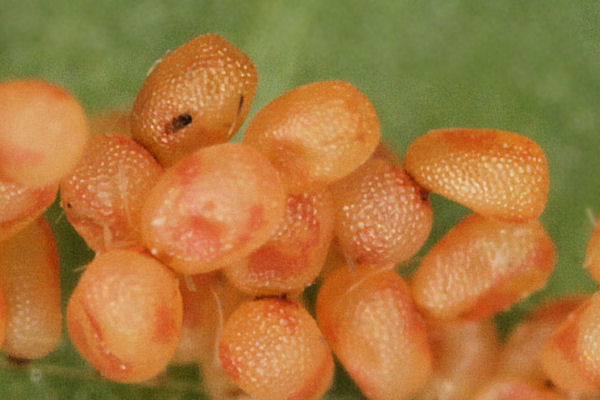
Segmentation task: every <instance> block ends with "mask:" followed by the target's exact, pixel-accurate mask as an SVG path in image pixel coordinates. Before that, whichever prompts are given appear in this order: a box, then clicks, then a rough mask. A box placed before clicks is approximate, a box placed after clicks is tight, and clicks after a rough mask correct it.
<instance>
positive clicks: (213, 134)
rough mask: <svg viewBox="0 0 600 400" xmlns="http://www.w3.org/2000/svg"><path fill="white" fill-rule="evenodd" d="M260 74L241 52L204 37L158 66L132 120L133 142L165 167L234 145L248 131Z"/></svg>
mask: <svg viewBox="0 0 600 400" xmlns="http://www.w3.org/2000/svg"><path fill="white" fill-rule="evenodd" d="M257 82H258V74H257V72H256V67H255V66H254V63H253V62H252V60H251V59H250V58H249V57H248V56H247V55H246V54H244V53H243V52H242V51H241V50H240V49H238V48H237V47H235V46H234V45H233V44H231V43H229V42H228V41H227V40H225V39H223V38H222V37H220V36H218V35H214V34H207V35H201V36H198V37H197V38H195V39H193V40H191V41H189V42H188V43H186V44H184V45H183V46H181V47H179V48H178V49H176V50H174V51H172V52H170V53H168V54H167V55H165V56H164V57H163V58H162V59H161V60H159V61H158V63H157V65H156V67H155V68H154V69H153V70H152V72H151V73H150V75H149V76H148V78H147V79H146V81H145V82H144V85H143V86H142V88H141V89H140V91H139V93H138V95H137V98H136V100H135V104H134V106H133V111H132V114H131V130H132V134H133V137H134V138H135V139H136V140H137V141H139V142H140V143H142V144H143V145H144V146H145V147H146V148H147V149H148V150H150V151H151V152H152V153H153V154H154V155H155V156H156V158H157V159H158V161H159V162H160V163H161V164H162V165H163V166H165V167H166V166H170V165H172V164H174V163H175V162H177V161H178V160H180V159H181V158H182V157H184V156H185V155H187V154H189V153H191V152H193V151H195V150H196V149H198V148H199V147H204V146H210V145H213V144H217V143H223V142H226V141H228V140H229V139H230V138H231V137H232V136H233V135H234V134H235V133H236V132H237V130H238V129H239V128H240V126H242V124H243V123H244V120H245V119H246V116H247V115H248V111H249V110H250V105H251V104H252V100H253V99H254V93H255V92H256V86H257Z"/></svg>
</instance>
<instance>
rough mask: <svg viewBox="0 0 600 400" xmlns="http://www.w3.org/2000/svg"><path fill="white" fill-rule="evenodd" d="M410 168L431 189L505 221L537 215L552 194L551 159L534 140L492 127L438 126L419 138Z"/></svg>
mask: <svg viewBox="0 0 600 400" xmlns="http://www.w3.org/2000/svg"><path fill="white" fill-rule="evenodd" d="M405 162H406V170H407V171H408V173H409V174H410V175H411V176H412V177H413V178H414V179H415V180H416V181H417V182H418V183H419V184H420V185H422V186H423V187H425V188H426V189H427V190H429V191H431V192H434V193H438V194H441V195H442V196H445V197H448V198H450V199H452V200H454V201H457V202H459V203H461V204H463V205H465V206H467V207H469V208H471V209H472V210H473V211H475V212H476V213H479V214H482V215H485V216H488V217H492V218H495V219H498V220H502V221H509V222H526V221H529V220H532V219H535V218H537V217H538V216H539V215H540V214H541V213H542V211H543V210H544V207H545V205H546V200H547V197H548V186H549V182H550V181H549V173H548V163H547V161H546V156H545V154H544V151H543V150H542V148H541V147H540V146H539V145H538V144H537V143H535V142H534V141H533V140H531V139H529V138H527V137H525V136H522V135H519V134H516V133H512V132H505V131H499V130H491V129H460V128H456V129H438V130H434V131H431V132H429V133H427V134H426V135H423V136H421V137H419V138H417V139H416V140H415V141H414V142H413V143H412V144H411V145H410V147H409V149H408V152H407V153H406V160H405Z"/></svg>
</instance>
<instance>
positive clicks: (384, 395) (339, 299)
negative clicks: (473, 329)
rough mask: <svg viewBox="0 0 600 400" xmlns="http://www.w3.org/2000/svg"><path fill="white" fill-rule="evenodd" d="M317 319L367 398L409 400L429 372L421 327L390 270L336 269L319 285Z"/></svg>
mask: <svg viewBox="0 0 600 400" xmlns="http://www.w3.org/2000/svg"><path fill="white" fill-rule="evenodd" d="M317 320H318V322H319V326H320V327H321V329H322V332H323V335H324V336H325V339H326V340H327V343H329V345H330V346H331V348H332V350H333V352H334V353H335V355H336V356H337V358H338V359H339V360H340V361H341V363H342V365H343V366H344V368H345V369H346V370H347V371H348V373H349V374H350V376H351V377H352V378H353V379H354V381H355V382H356V383H357V384H358V386H359V387H360V389H361V390H362V392H363V393H364V394H365V396H366V397H368V398H369V399H373V400H379V399H386V400H388V399H410V398H411V397H412V396H414V395H416V394H417V393H419V391H420V390H421V389H422V388H423V387H424V386H425V384H426V383H427V380H428V379H429V378H430V376H431V373H432V354H431V350H430V346H429V342H428V339H427V332H426V329H425V324H424V322H423V320H422V319H421V316H420V315H419V313H418V311H417V310H416V308H415V306H414V304H413V300H412V298H411V296H410V291H409V288H408V286H407V285H406V283H405V282H404V280H403V279H402V278H401V277H400V276H399V275H398V274H397V273H396V272H395V271H393V270H390V269H376V268H372V267H370V266H368V265H359V266H357V267H356V268H355V269H350V268H348V267H346V268H338V269H336V270H335V271H333V272H331V273H330V274H329V275H328V277H327V278H326V279H325V281H324V282H323V285H322V286H321V289H320V291H319V295H318V297H317Z"/></svg>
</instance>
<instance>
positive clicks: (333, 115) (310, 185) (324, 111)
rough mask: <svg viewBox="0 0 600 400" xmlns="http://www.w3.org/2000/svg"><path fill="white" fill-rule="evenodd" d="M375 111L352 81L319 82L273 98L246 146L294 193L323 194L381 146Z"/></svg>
mask: <svg viewBox="0 0 600 400" xmlns="http://www.w3.org/2000/svg"><path fill="white" fill-rule="evenodd" d="M379 137H380V128H379V120H378V119H377V114H376V113H375V108H374V107H373V105H372V104H371V102H370V101H369V100H368V99H367V97H366V96H365V95H364V94H362V93H361V92H360V91H359V90H358V89H357V88H356V87H354V86H353V85H352V84H350V83H348V82H343V81H327V82H315V83H310V84H308V85H304V86H301V87H299V88H296V89H294V90H292V91H290V92H287V93H286V94H284V95H283V96H280V97H278V98H276V99H275V100H273V101H272V102H271V103H270V104H268V105H267V106H265V107H264V108H263V109H262V110H260V111H259V112H258V114H257V115H256V116H255V117H254V118H253V119H252V121H251V122H250V126H248V129H247V130H246V133H245V134H244V143H248V144H250V145H252V146H255V147H256V148H257V149H258V150H260V152H262V153H263V154H264V155H265V156H267V158H268V159H269V160H270V161H271V162H272V163H273V165H274V166H275V168H276V169H277V170H278V171H279V173H280V177H281V179H282V182H283V183H284V184H285V185H286V187H287V189H288V191H291V192H294V193H298V192H306V191H311V190H317V189H320V188H323V187H324V186H326V185H328V184H330V183H332V182H335V181H336V180H338V179H341V178H343V177H344V176H346V175H348V174H349V173H350V172H352V171H353V170H355V169H356V168H357V167H358V166H359V165H361V164H362V163H364V162H365V161H366V160H367V159H368V158H369V156H370V155H371V154H372V153H373V151H375V148H376V147H377V144H378V143H379Z"/></svg>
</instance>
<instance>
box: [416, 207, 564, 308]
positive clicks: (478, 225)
mask: <svg viewBox="0 0 600 400" xmlns="http://www.w3.org/2000/svg"><path fill="white" fill-rule="evenodd" d="M555 258H556V250H555V247H554V244H553V243H552V239H551V238H550V236H548V233H547V232H546V231H545V230H544V228H543V227H542V225H541V224H540V223H539V222H538V221H537V220H535V221H532V222H529V223H526V224H511V223H506V222H499V221H494V220H490V219H486V218H484V217H482V216H481V215H478V214H471V215H469V216H468V217H466V218H465V219H464V220H463V221H461V222H460V223H459V224H458V225H456V226H455V227H454V228H453V229H452V230H450V231H449V232H448V233H447V234H446V235H445V236H444V237H442V239H441V240H440V241H439V242H438V243H436V244H435V246H434V247H433V248H432V249H431V250H430V252H429V253H428V254H427V255H426V256H425V257H424V258H423V260H422V262H421V265H420V266H419V268H418V270H417V272H416V273H415V275H414V276H413V278H412V282H411V286H412V293H413V296H414V298H415V302H416V304H417V306H418V307H419V309H420V310H422V311H423V312H424V313H425V314H427V316H428V317H430V318H433V319H442V320H452V319H458V318H464V319H472V320H481V319H485V318H489V317H491V316H492V315H494V314H496V313H497V312H499V311H502V310H505V309H507V308H509V307H510V306H512V305H513V304H515V303H516V302H517V301H519V300H521V299H523V298H524V297H526V296H528V295H529V294H531V293H532V292H534V291H535V290H538V289H540V288H541V287H543V286H544V285H545V284H546V282H547V280H548V277H549V276H550V274H551V273H552V270H553V268H554V261H555Z"/></svg>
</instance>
